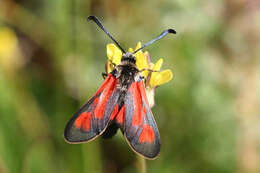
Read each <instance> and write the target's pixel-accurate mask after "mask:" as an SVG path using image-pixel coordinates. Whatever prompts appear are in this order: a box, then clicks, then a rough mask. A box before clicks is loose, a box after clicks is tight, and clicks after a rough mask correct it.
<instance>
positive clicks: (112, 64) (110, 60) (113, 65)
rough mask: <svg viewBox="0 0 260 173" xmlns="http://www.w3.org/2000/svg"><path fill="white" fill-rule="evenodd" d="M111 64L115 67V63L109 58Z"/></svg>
mask: <svg viewBox="0 0 260 173" xmlns="http://www.w3.org/2000/svg"><path fill="white" fill-rule="evenodd" d="M108 61H109V62H110V63H111V64H112V65H113V67H115V66H116V64H115V63H113V61H112V60H111V59H109V60H108Z"/></svg>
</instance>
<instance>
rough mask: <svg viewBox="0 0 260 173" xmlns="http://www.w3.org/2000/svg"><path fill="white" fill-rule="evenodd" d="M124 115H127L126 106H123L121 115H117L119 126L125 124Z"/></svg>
mask: <svg viewBox="0 0 260 173" xmlns="http://www.w3.org/2000/svg"><path fill="white" fill-rule="evenodd" d="M124 115H125V106H123V107H122V108H121V109H120V111H119V113H118V114H117V116H116V122H117V123H119V124H123V122H124Z"/></svg>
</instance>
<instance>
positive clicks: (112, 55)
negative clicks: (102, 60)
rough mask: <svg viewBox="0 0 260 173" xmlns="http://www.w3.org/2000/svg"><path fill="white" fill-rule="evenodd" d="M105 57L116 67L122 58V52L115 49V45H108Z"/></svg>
mask: <svg viewBox="0 0 260 173" xmlns="http://www.w3.org/2000/svg"><path fill="white" fill-rule="evenodd" d="M107 57H108V59H109V60H111V61H112V62H113V63H115V64H116V65H118V64H119V63H120V61H121V58H122V52H121V50H120V49H119V48H118V47H116V45H114V44H108V45H107Z"/></svg>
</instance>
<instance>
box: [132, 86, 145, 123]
mask: <svg viewBox="0 0 260 173" xmlns="http://www.w3.org/2000/svg"><path fill="white" fill-rule="evenodd" d="M130 92H131V93H132V95H133V100H134V103H133V104H134V105H133V107H134V114H133V117H132V125H134V126H139V125H141V124H142V122H143V117H142V112H141V109H142V97H141V95H140V94H139V92H138V88H137V82H134V83H133V84H132V86H131V88H130Z"/></svg>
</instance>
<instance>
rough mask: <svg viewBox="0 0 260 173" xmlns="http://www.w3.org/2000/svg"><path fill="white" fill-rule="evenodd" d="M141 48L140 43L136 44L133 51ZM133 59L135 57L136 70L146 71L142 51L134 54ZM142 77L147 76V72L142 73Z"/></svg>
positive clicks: (146, 61) (146, 63)
mask: <svg viewBox="0 0 260 173" xmlns="http://www.w3.org/2000/svg"><path fill="white" fill-rule="evenodd" d="M141 46H142V45H141V42H138V43H137V45H136V48H135V50H137V49H139V48H140V47H141ZM135 57H136V66H137V68H138V69H139V70H143V69H148V68H149V64H148V60H147V57H146V56H145V54H144V53H143V52H142V50H140V51H138V52H137V53H136V54H135ZM142 75H143V76H145V77H146V76H147V75H148V71H143V72H142Z"/></svg>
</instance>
